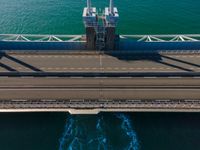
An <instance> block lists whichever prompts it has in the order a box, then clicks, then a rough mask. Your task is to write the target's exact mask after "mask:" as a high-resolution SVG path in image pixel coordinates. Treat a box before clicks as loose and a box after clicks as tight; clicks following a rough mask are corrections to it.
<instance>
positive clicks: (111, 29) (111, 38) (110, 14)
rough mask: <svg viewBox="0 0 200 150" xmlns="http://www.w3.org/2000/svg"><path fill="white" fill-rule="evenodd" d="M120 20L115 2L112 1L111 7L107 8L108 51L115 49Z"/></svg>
mask: <svg viewBox="0 0 200 150" xmlns="http://www.w3.org/2000/svg"><path fill="white" fill-rule="evenodd" d="M118 20H119V14H118V10H117V8H116V7H114V1H113V0H110V6H109V7H106V8H105V29H106V49H107V50H113V49H114V48H115V38H116V26H117V23H118Z"/></svg>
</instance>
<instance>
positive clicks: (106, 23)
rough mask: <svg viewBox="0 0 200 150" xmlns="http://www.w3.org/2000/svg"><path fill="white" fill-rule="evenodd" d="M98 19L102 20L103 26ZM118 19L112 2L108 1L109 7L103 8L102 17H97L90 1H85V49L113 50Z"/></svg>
mask: <svg viewBox="0 0 200 150" xmlns="http://www.w3.org/2000/svg"><path fill="white" fill-rule="evenodd" d="M100 19H102V22H103V24H101V21H99V20H100ZM118 19H119V14H118V10H117V8H116V7H114V2H113V0H110V5H109V7H106V8H105V12H104V14H103V16H98V15H97V11H96V8H95V7H92V6H91V0H87V7H85V8H84V10H83V22H84V25H85V29H86V40H87V49H88V50H102V49H106V50H114V48H115V37H116V35H115V32H116V26H117V22H118Z"/></svg>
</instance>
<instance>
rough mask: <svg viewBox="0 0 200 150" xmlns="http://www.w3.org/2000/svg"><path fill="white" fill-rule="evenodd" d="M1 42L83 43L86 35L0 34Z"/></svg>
mask: <svg viewBox="0 0 200 150" xmlns="http://www.w3.org/2000/svg"><path fill="white" fill-rule="evenodd" d="M0 41H14V42H83V41H85V40H84V35H37V34H35V35H34V34H0Z"/></svg>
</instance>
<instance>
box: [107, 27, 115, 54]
mask: <svg viewBox="0 0 200 150" xmlns="http://www.w3.org/2000/svg"><path fill="white" fill-rule="evenodd" d="M115 36H116V35H115V27H106V50H115Z"/></svg>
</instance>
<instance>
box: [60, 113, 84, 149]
mask: <svg viewBox="0 0 200 150" xmlns="http://www.w3.org/2000/svg"><path fill="white" fill-rule="evenodd" d="M74 126H75V120H74V118H72V117H71V116H70V117H69V118H68V119H67V121H66V125H65V129H64V132H63V135H62V137H61V138H60V140H59V142H60V146H59V150H76V149H79V150H80V149H82V148H81V143H80V141H79V139H78V137H75V135H74ZM70 140H71V141H70ZM67 144H68V145H67Z"/></svg>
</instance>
